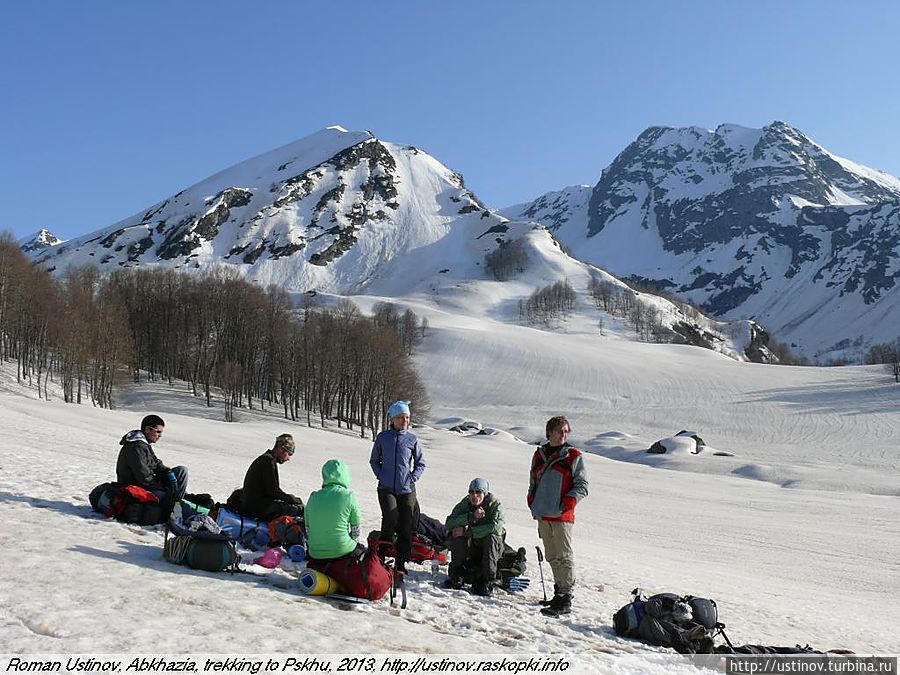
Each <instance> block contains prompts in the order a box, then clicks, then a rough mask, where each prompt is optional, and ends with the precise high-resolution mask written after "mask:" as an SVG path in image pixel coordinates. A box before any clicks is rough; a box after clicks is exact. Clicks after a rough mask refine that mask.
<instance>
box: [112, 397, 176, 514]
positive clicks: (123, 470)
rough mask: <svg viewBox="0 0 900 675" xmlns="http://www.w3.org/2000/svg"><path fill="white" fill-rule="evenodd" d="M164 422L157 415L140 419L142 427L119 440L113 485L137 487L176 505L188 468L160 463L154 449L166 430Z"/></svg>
mask: <svg viewBox="0 0 900 675" xmlns="http://www.w3.org/2000/svg"><path fill="white" fill-rule="evenodd" d="M165 427H166V423H165V422H163V420H162V417H159V416H158V415H147V416H146V417H145V418H144V419H143V420H141V428H140V429H135V430H133V431H129V432H128V433H127V434H125V435H124V436H123V437H122V440H121V441H119V445H121V446H122V449H121V450H119V458H118V459H117V460H116V482H117V483H120V484H122V485H137V486H140V487H142V488H144V489H145V490H149V491H150V492H152V493H153V494H155V495H156V496H157V497H159V498H160V500H162V499H169V500H170V502H171V503H175V502H176V501H178V500H179V499H181V498H182V497H184V493H185V491H186V490H187V479H188V474H187V469H186V468H185V467H183V466H173V467H172V468H171V469H170V468H169V467H167V466H166V465H165V464H163V463H162V462H161V461H160V460H159V458H158V457H157V456H156V453H155V452H153V448H151V447H150V445H151V444H152V443H157V442H158V441H159V439H160V438H161V437H162V434H163V431H165Z"/></svg>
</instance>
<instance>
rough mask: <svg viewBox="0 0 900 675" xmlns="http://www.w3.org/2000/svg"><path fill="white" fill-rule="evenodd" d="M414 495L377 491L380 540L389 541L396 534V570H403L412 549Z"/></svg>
mask: <svg viewBox="0 0 900 675" xmlns="http://www.w3.org/2000/svg"><path fill="white" fill-rule="evenodd" d="M415 504H416V493H415V492H410V493H408V494H405V495H395V494H394V493H393V492H391V491H390V490H379V491H378V505H379V506H380V507H381V540H382V541H391V540H392V539H393V538H394V533H395V532H396V534H397V560H396V563H395V565H396V568H397V569H399V570H403V569H405V567H406V561H407V560H409V556H410V551H411V549H412V532H413V508H414V506H415Z"/></svg>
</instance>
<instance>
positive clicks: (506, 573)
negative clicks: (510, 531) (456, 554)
mask: <svg viewBox="0 0 900 675" xmlns="http://www.w3.org/2000/svg"><path fill="white" fill-rule="evenodd" d="M526 569H527V565H526V560H525V549H524V548H520V549H519V550H515V549H513V547H512V546H510V545H509V544H507V543H506V542H503V553H502V554H500V559H499V560H498V561H497V576H498V577H499V579H498V581H499V582H500V586H505V584H506V583H507V582H508V581H509V580H510V579H512V578H514V577H520V576H522V575H523V574H525V570H526ZM480 574H481V570H480V568H475V569H469V568H468V567H464V568H463V571H462V577H463V580H464V581H465V582H466V583H469V584H471V583H475V582H476V581H478V580H479V578H480Z"/></svg>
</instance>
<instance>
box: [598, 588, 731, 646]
mask: <svg viewBox="0 0 900 675" xmlns="http://www.w3.org/2000/svg"><path fill="white" fill-rule="evenodd" d="M613 627H614V628H615V631H616V634H617V635H621V636H622V637H627V638H635V639H638V640H642V641H644V642H647V643H649V644H651V645H657V646H659V647H670V648H672V649H674V650H676V651H677V652H679V653H681V654H712V653H714V652H715V642H714V639H715V638H716V637H717V636H718V635H722V637H724V638H725V641H726V642H728V637H727V636H726V635H725V624H723V623H721V622H720V621H719V612H718V608H717V607H716V603H715V601H714V600H710V599H709V598H700V597H696V596H693V595H685V596H679V595H676V594H674V593H659V594H657V595H653V596H651V597H649V598H646V597H645V596H644V595H643V593H642V592H641V591H640V589H637V588H636V589H634V591H632V601H631V602H630V603H628V604H627V605H625V606H624V607H622V608H621V609H619V611H617V612H616V613H615V614H614V615H613ZM729 644H730V642H729Z"/></svg>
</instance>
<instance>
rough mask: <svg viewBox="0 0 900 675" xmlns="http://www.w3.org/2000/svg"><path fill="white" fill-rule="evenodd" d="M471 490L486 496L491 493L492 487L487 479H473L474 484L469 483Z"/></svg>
mask: <svg viewBox="0 0 900 675" xmlns="http://www.w3.org/2000/svg"><path fill="white" fill-rule="evenodd" d="M469 490H479V491H480V492H483V493H484V494H487V493H488V492H490V491H491V486H490V484H489V483H488V482H487V478H473V479H472V482H471V483H469Z"/></svg>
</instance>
